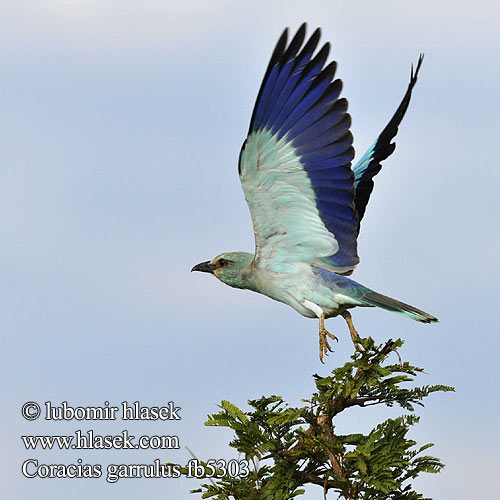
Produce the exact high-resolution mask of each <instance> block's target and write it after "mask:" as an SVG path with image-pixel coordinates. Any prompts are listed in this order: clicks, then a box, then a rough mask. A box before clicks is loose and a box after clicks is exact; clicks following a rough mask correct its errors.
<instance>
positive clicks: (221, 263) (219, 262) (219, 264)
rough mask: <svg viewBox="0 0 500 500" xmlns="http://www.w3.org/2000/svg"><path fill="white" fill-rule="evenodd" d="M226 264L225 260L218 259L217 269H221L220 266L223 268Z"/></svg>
mask: <svg viewBox="0 0 500 500" xmlns="http://www.w3.org/2000/svg"><path fill="white" fill-rule="evenodd" d="M226 264H227V260H226V259H219V260H218V261H217V267H222V266H225V265H226Z"/></svg>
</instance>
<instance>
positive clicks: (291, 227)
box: [191, 23, 438, 362]
mask: <svg viewBox="0 0 500 500" xmlns="http://www.w3.org/2000/svg"><path fill="white" fill-rule="evenodd" d="M288 31H289V30H288V28H286V29H285V30H284V31H283V33H282V35H281V37H280V38H279V40H278V42H277V44H276V47H275V49H274V51H273V53H272V56H271V59H270V61H269V64H268V67H267V70H266V72H265V75H264V79H263V81H262V84H261V86H260V89H259V92H258V95H257V100H256V102H255V106H254V109H253V113H252V116H251V120H250V127H249V130H248V135H247V138H246V139H245V141H244V142H243V145H242V147H241V151H240V155H239V161H238V172H239V177H240V181H241V185H242V188H243V192H244V195H245V199H246V201H247V204H248V206H249V209H250V214H251V218H252V224H253V231H254V235H255V253H254V254H251V253H247V252H225V253H222V254H220V255H217V256H216V257H214V258H213V259H212V260H210V261H205V262H201V263H200V264H197V265H195V266H194V267H193V268H192V269H191V271H201V272H205V273H210V274H213V275H214V276H215V277H216V278H218V279H219V280H220V281H222V282H223V283H225V284H226V285H229V286H231V287H233V288H241V289H247V290H252V291H254V292H258V293H260V294H264V295H266V296H268V297H270V298H272V299H274V300H277V301H279V302H283V303H285V304H287V305H289V306H291V307H292V308H293V309H295V310H296V311H297V312H299V313H300V314H301V315H302V316H305V317H307V318H315V319H317V320H319V358H320V361H321V362H324V361H323V358H324V356H325V355H327V354H328V353H329V352H332V348H331V345H330V343H329V341H328V339H331V340H337V341H338V339H337V337H336V336H335V335H334V334H332V333H330V332H329V331H328V330H327V329H326V328H325V319H327V318H331V317H335V316H339V315H340V316H342V317H343V318H344V319H345V321H346V323H347V326H348V328H349V332H350V335H351V338H352V340H353V342H354V345H355V346H356V347H357V348H359V340H360V336H359V334H358V332H357V331H356V329H355V328H354V325H353V321H352V316H351V314H350V312H349V309H352V308H354V307H380V308H382V309H386V310H388V311H393V312H396V313H399V314H402V315H404V316H406V317H408V318H411V319H414V320H416V321H420V322H422V323H433V322H436V321H438V320H437V318H435V317H434V316H432V315H430V314H428V313H426V312H424V311H422V310H420V309H417V308H416V307H413V306H411V305H409V304H405V303H404V302H400V301H399V300H396V299H393V298H391V297H388V296H386V295H382V294H380V293H378V292H376V291H374V290H372V289H370V288H368V287H366V286H364V285H362V284H360V283H358V282H356V281H354V280H352V279H351V278H349V277H348V276H350V275H351V274H352V272H353V271H354V269H355V268H356V266H357V265H358V263H359V257H358V251H357V238H358V234H359V230H360V223H361V220H362V218H363V215H364V213H365V209H366V206H367V203H368V200H369V198H370V195H371V193H372V190H373V187H374V182H373V177H374V176H375V175H376V174H378V173H379V171H380V169H381V162H382V161H383V160H385V159H386V158H387V157H388V156H389V155H391V154H392V152H393V151H394V149H395V147H396V145H395V143H394V142H393V139H394V138H395V136H396V134H397V132H398V127H399V125H400V123H401V121H402V119H403V116H404V115H405V113H406V110H407V108H408V105H409V102H410V98H411V94H412V90H413V87H414V86H415V83H416V81H417V76H418V72H419V70H420V67H421V65H422V61H423V54H420V56H419V59H418V63H417V65H416V68H415V70H414V69H413V65H412V67H411V74H410V82H409V84H408V88H407V90H406V93H405V94H404V97H403V99H402V101H401V103H400V105H399V107H398V108H397V110H396V112H395V113H394V115H393V116H392V118H391V119H390V120H389V122H388V124H387V125H386V127H385V128H384V129H383V130H382V132H381V133H380V135H379V136H378V137H377V139H376V140H375V141H374V142H373V144H372V145H371V146H370V147H369V149H368V150H367V151H366V153H365V154H363V155H362V156H361V158H360V159H359V161H358V162H357V163H356V164H355V165H354V166H352V161H353V159H354V148H353V145H352V144H353V135H352V133H351V132H350V126H351V117H350V115H349V114H348V112H347V106H348V103H347V100H346V99H345V98H344V97H341V96H340V94H341V90H342V86H343V84H342V81H341V80H340V79H339V78H335V74H336V69H337V63H336V62H335V61H331V62H329V63H327V60H328V56H329V51H330V44H329V43H328V42H327V43H325V44H323V45H322V46H321V48H319V49H318V46H319V41H320V37H321V30H320V28H317V29H316V30H315V31H314V32H313V34H312V35H311V36H310V37H309V38H308V39H307V40H306V23H303V24H302V25H301V26H300V28H299V29H298V30H297V32H296V33H295V35H294V36H293V38H291V40H290V42H288Z"/></svg>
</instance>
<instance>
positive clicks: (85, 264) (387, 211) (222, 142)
mask: <svg viewBox="0 0 500 500" xmlns="http://www.w3.org/2000/svg"><path fill="white" fill-rule="evenodd" d="M180 3H181V2H170V1H163V2H160V1H151V0H143V1H141V2H132V1H129V0H120V1H105V0H102V1H98V0H87V1H85V0H46V1H26V0H24V1H23V0H16V1H8V0H0V74H1V75H2V76H1V77H0V102H1V103H2V104H1V109H2V113H1V115H2V118H1V119H0V221H1V222H0V224H1V238H2V244H1V246H0V272H1V274H2V276H3V279H2V282H3V287H1V289H0V304H1V305H0V325H1V330H2V338H3V347H2V353H1V356H2V358H1V375H2V380H3V381H4V384H3V387H4V390H3V404H2V405H0V416H1V421H2V426H1V430H0V449H1V450H2V452H1V454H0V470H1V471H2V472H1V473H0V474H1V477H2V479H1V481H0V493H1V495H0V496H1V497H2V498H5V499H14V498H15V499H16V500H26V499H28V498H30V499H31V498H36V499H37V500H48V499H52V498H68V499H72V500H83V499H85V500H86V499H88V498H120V500H132V499H147V500H160V499H161V500H164V499H170V498H172V499H174V498H175V499H178V498H179V499H180V498H189V497H190V495H188V493H187V492H188V489H189V488H193V487H196V486H197V484H198V483H197V482H196V481H192V482H187V481H185V480H160V479H157V480H137V479H130V480H121V481H119V482H118V483H116V484H114V485H109V484H107V483H106V482H105V480H104V479H102V478H101V479H95V480H61V479H52V480H27V479H22V477H21V474H20V466H21V463H22V462H23V460H25V459H26V458H31V457H33V458H38V459H39V460H40V462H41V463H67V464H68V463H74V462H75V461H76V460H77V459H78V458H82V459H84V461H85V462H88V463H103V464H104V465H106V464H109V463H150V462H152V461H153V460H154V459H155V458H161V459H164V460H170V461H175V462H184V461H187V459H188V458H189V456H188V454H187V452H185V451H184V450H181V451H178V452H169V453H165V452H164V453H162V452H157V451H142V452H137V453H136V452H127V451H120V452H107V451H100V452H99V451H95V452H93V453H87V454H83V453H79V454H77V453H73V452H68V451H66V452H55V451H42V450H38V451H36V452H27V451H24V450H23V447H22V443H21V439H20V436H21V435H22V434H71V433H73V432H74V431H75V430H76V429H80V428H85V429H86V428H92V429H94V431H96V432H97V433H101V434H105V433H111V434H115V433H119V432H121V431H122V430H123V428H127V429H129V430H130V431H131V432H134V433H135V434H136V435H141V434H177V435H178V436H179V438H180V441H181V445H182V446H186V445H187V446H189V447H190V448H191V449H192V450H193V451H194V452H195V453H197V454H198V455H199V456H200V457H204V458H209V457H214V458H223V457H226V458H230V457H234V456H235V455H234V454H233V453H232V451H231V450H230V449H229V448H228V446H227V442H228V441H229V439H230V433H228V432H225V431H223V430H220V429H213V428H205V427H204V426H203V422H204V420H205V418H206V415H207V413H210V412H213V411H215V410H216V407H215V405H216V404H217V403H218V402H220V400H221V399H229V400H231V401H233V402H234V403H236V404H238V405H241V406H243V407H245V402H246V400H247V399H249V398H258V397H260V396H261V395H262V394H266V395H270V394H281V395H283V396H284V397H285V398H287V399H288V400H289V401H290V402H291V403H292V404H297V403H298V402H299V399H300V398H302V397H307V396H308V395H309V394H310V393H311V391H312V390H313V380H312V378H311V375H312V374H313V373H316V372H317V373H319V374H322V375H326V374H328V373H329V370H331V369H332V368H333V367H334V366H337V365H338V364H340V363H343V362H344V361H345V360H346V359H347V357H348V355H349V354H350V351H351V348H352V344H351V342H350V340H349V335H348V332H347V328H346V325H345V324H344V322H343V320H341V319H332V320H329V321H328V323H327V324H328V326H329V329H330V330H331V331H333V332H335V333H336V334H337V336H338V337H340V339H341V340H340V343H339V345H338V348H337V349H336V352H335V354H332V355H330V357H329V358H328V361H327V363H326V365H325V366H322V365H320V364H319V361H318V347H317V325H316V322H313V321H310V320H307V319H305V318H302V317H301V316H299V315H298V314H297V313H296V312H295V311H293V310H292V309H291V308H287V307H285V306H283V305H282V304H278V303H276V302H273V301H271V300H269V299H267V298H265V297H261V296H258V295H256V294H252V293H250V292H241V291H237V290H233V289H230V288H228V287H225V286H223V285H222V284H221V283H218V282H217V281H216V280H215V279H210V277H209V276H205V275H200V274H190V273H189V270H190V268H191V267H192V266H193V265H194V264H196V263H198V262H200V261H202V260H207V259H209V258H212V257H213V256H215V255H216V254H218V253H220V252H222V251H232V250H246V251H251V250H252V249H253V235H252V230H251V222H250V217H249V213H248V209H247V207H246V204H245V202H244V198H243V194H242V192H241V188H240V186H239V180H238V176H237V166H236V161H237V157H238V152H239V149H240V146H241V143H242V141H243V139H244V137H245V134H246V131H247V128H248V123H249V119H250V114H251V111H252V107H253V103H254V99H255V97H256V94H257V90H258V87H259V85H260V82H261V79H262V76H263V73H264V71H265V68H266V66H267V62H268V58H269V56H270V54H271V52H272V49H273V47H274V44H275V43H276V40H277V38H278V36H279V35H280V33H281V31H282V30H283V28H284V27H286V26H290V27H291V28H292V29H293V30H295V29H296V28H297V27H298V26H299V25H300V24H301V23H302V22H303V21H307V22H308V23H309V27H310V32H311V30H312V29H313V28H315V27H316V26H320V27H322V29H323V41H330V42H331V44H332V51H331V53H332V56H333V57H334V58H335V59H336V60H337V61H338V63H339V68H338V76H340V77H341V78H342V79H343V81H344V92H343V95H344V96H345V97H347V98H348V99H349V103H350V104H349V109H350V113H351V114H352V117H353V127H352V130H353V133H354V137H355V142H354V145H355V147H356V150H357V152H358V154H362V153H363V152H364V150H365V149H366V148H367V147H368V146H369V144H370V143H371V142H372V141H373V139H374V138H375V137H376V135H377V134H378V132H380V131H381V130H382V128H383V126H384V125H385V124H386V122H387V120H388V119H389V118H390V116H391V115H392V113H393V111H394V110H395V108H396V106H397V105H398V103H399V101H400V99H401V97H402V95H403V93H404V91H405V89H406V85H407V83H408V78H409V72H410V65H411V63H412V62H413V63H415V62H416V61H417V58H418V54H419V53H420V52H425V61H424V64H423V67H422V71H421V74H420V77H419V81H418V84H417V86H416V88H415V91H414V96H413V100H412V103H411V105H410V109H409V111H408V114H407V116H406V118H405V120H404V122H403V124H402V126H401V128H400V133H399V135H398V138H397V149H396V152H395V153H394V155H393V156H391V158H390V159H389V160H387V161H386V162H385V163H384V168H383V171H382V172H381V174H380V175H379V176H378V177H377V179H376V186H375V190H374V194H373V196H372V198H371V200H370V204H369V206H368V209H367V213H366V216H365V219H364V221H363V226H362V232H361V237H360V243H359V252H360V257H361V264H360V266H359V268H358V270H357V271H356V273H355V275H354V276H353V277H354V278H355V279H356V280H357V281H360V282H362V283H364V284H366V285H367V286H370V287H372V288H374V289H376V290H377V291H380V292H381V293H386V294H389V295H391V296H394V297H396V298H398V299H400V300H404V301H406V302H409V303H411V304H414V305H416V306H417V307H420V308H422V309H424V310H426V311H429V312H430V313H432V314H434V315H436V316H437V317H438V318H439V319H440V323H438V324H437V325H422V324H418V323H416V322H412V321H409V320H407V319H406V318H403V317H399V316H397V315H394V314H390V313H387V312H385V311H379V310H371V309H370V310H361V311H360V310H356V311H354V314H353V315H354V321H355V324H356V326H357V328H358V330H359V331H360V333H362V334H364V335H372V336H373V337H375V338H376V339H377V340H378V341H380V342H382V341H384V340H385V339H387V338H389V337H393V338H395V337H397V336H402V337H403V338H404V339H406V344H405V346H404V348H403V350H402V352H401V354H402V356H403V358H404V359H407V360H409V361H411V362H413V363H416V364H420V365H421V366H423V367H424V368H425V369H426V374H425V375H422V377H421V380H420V382H421V383H422V384H432V383H445V384H450V385H454V386H455V387H456V389H457V392H456V393H455V394H444V395H433V396H431V397H430V398H429V399H428V402H427V406H426V407H425V408H424V409H421V410H419V411H418V413H419V414H420V415H421V416H422V420H421V423H420V424H419V425H418V426H417V427H416V428H415V430H414V431H413V436H414V437H415V438H416V439H417V440H418V441H421V442H422V443H423V442H429V441H431V442H435V443H436V446H435V447H434V448H433V450H432V452H433V453H434V454H435V455H437V456H438V457H440V458H441V459H442V460H443V461H444V462H445V463H446V464H447V467H446V469H445V470H444V472H443V473H442V474H440V475H437V476H429V477H425V478H423V479H421V480H419V481H417V489H418V490H419V491H421V492H422V493H424V494H425V495H427V496H430V497H433V498H435V499H439V500H455V499H458V498H494V497H495V495H496V494H497V492H498V488H499V487H500V485H499V483H498V470H499V468H500V461H499V459H498V454H497V452H496V451H495V450H496V447H497V446H498V444H500V443H499V434H498V428H497V427H498V412H499V410H500V404H499V402H498V386H497V379H498V374H497V372H498V365H499V357H498V352H499V350H500V341H499V337H498V335H497V332H498V310H499V303H498V302H499V301H498V282H499V279H500V266H499V258H498V254H499V251H500V248H499V247H500V237H499V234H498V218H499V217H500V213H499V210H498V192H499V188H500V185H499V184H500V182H499V181H500V176H499V173H498V166H497V157H498V153H499V148H498V134H499V125H500V123H499V122H500V112H499V111H500V110H499V105H498V96H499V86H498V80H499V78H500V74H499V70H498V64H497V61H498V53H499V50H500V43H499V38H498V25H499V16H498V6H496V5H495V3H494V2H474V3H470V4H468V5H467V6H466V7H463V6H462V7H458V6H457V3H456V2H452V1H437V2H436V1H433V2H431V1H424V2H422V1H419V2H417V1H405V2H401V1H398V0H393V1H385V2H379V1H377V2H375V1H372V2H361V1H349V2H347V1H332V2H319V1H312V0H311V1H308V2H294V1H286V2H285V1H275V2H270V1H253V2H230V1H223V0H215V1H210V2H202V1H199V2H194V1H185V2H183V3H182V5H180ZM29 400H34V401H38V402H39V403H43V402H45V401H47V400H51V401H53V402H54V403H60V402H61V401H63V400H67V401H68V402H70V403H72V404H74V405H99V404H102V403H103V402H104V401H105V400H108V401H110V402H111V403H112V404H119V403H120V402H121V401H123V400H127V401H130V402H133V401H136V400H140V401H141V402H143V403H144V404H149V405H162V404H166V403H168V401H171V400H173V401H174V402H175V403H176V404H177V405H178V406H181V407H182V416H183V420H181V421H180V422H167V423H156V424H149V425H148V424H145V423H136V424H134V425H132V424H126V425H125V424H124V423H122V422H121V421H117V422H115V423H106V424H103V423H94V424H88V425H81V424H78V423H75V422H68V423H44V422H43V421H37V422H26V421H25V420H23V419H22V417H21V416H20V407H21V404H22V403H24V402H25V401H29ZM397 414H399V412H398V410H396V409H392V410H380V411H378V410H374V409H371V410H363V411H358V412H356V411H355V410H353V411H352V413H350V414H348V415H346V416H343V417H342V418H341V419H339V421H338V426H339V429H342V430H343V431H344V430H345V431H346V432H348V431H357V430H360V429H361V430H365V429H368V428H369V426H371V425H374V424H375V423H376V422H377V419H380V418H381V417H382V416H384V417H388V416H395V415H397ZM320 494H321V492H320V491H319V489H317V488H310V489H308V493H307V495H306V496H305V497H304V498H307V499H314V498H319V497H320ZM330 496H331V497H332V498H334V495H333V494H331V495H330ZM191 497H192V498H196V497H194V496H191Z"/></svg>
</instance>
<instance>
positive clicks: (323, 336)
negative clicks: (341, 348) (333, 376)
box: [319, 327, 339, 363]
mask: <svg viewBox="0 0 500 500" xmlns="http://www.w3.org/2000/svg"><path fill="white" fill-rule="evenodd" d="M327 336H328V337H330V338H331V339H332V340H336V341H337V342H338V341H339V339H338V338H337V337H335V335H333V334H332V333H330V332H329V331H328V330H327V329H326V328H325V327H323V328H320V329H319V360H320V361H321V362H322V363H324V361H323V356H324V355H325V354H326V355H327V356H328V353H329V352H333V350H332V347H331V345H330V343H329V342H328V339H327Z"/></svg>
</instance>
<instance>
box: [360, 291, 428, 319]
mask: <svg viewBox="0 0 500 500" xmlns="http://www.w3.org/2000/svg"><path fill="white" fill-rule="evenodd" d="M360 301H362V302H363V303H365V304H366V305H370V306H376V307H381V308H382V309H387V310H388V311H393V312H397V313H399V314H402V315H403V316H406V317H407V318H411V319H414V320H415V321H421V322H422V323H435V322H436V321H437V320H438V319H437V318H435V317H434V316H431V315H430V314H428V313H426V312H424V311H421V310H420V309H417V308H416V307H413V306H410V305H409V304H405V303H404V302H399V300H396V299H392V298H391V297H387V296H386V295H382V294H381V293H377V292H372V291H370V292H367V293H365V294H364V296H363V298H362V299H360Z"/></svg>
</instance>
